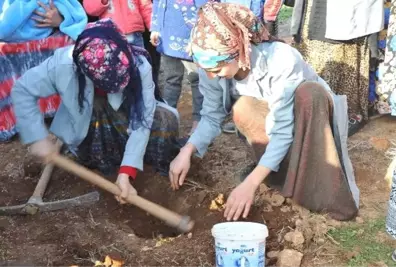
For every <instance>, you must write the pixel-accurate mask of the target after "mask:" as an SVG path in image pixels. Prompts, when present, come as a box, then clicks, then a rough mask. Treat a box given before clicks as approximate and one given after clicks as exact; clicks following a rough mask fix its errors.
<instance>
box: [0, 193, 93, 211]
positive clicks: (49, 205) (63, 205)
mask: <svg viewBox="0 0 396 267" xmlns="http://www.w3.org/2000/svg"><path fill="white" fill-rule="evenodd" d="M97 201H99V193H98V192H97V191H94V192H91V193H88V194H85V195H82V196H78V197H75V198H69V199H64V200H57V201H50V202H43V199H42V198H41V197H36V196H32V197H31V198H30V199H29V201H28V202H27V203H26V204H23V205H17V206H8V207H0V215H2V216H4V215H28V214H30V215H34V214H36V213H37V212H48V211H55V210H62V209H68V208H72V207H79V206H87V205H91V204H93V203H95V202H97Z"/></svg>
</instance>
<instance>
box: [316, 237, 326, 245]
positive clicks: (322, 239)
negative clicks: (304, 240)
mask: <svg viewBox="0 0 396 267" xmlns="http://www.w3.org/2000/svg"><path fill="white" fill-rule="evenodd" d="M325 242H326V240H325V239H324V238H318V239H316V244H318V245H323V244H324V243H325Z"/></svg>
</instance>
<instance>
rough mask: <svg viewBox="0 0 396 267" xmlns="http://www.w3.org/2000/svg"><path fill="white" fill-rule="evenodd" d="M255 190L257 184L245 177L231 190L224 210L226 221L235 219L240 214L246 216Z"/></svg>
mask: <svg viewBox="0 0 396 267" xmlns="http://www.w3.org/2000/svg"><path fill="white" fill-rule="evenodd" d="M256 190H257V186H256V185H255V184H253V183H251V182H250V181H249V180H248V179H246V180H245V181H244V182H242V183H241V184H240V185H238V186H237V187H236V188H235V189H234V190H233V191H232V192H231V194H230V196H229V197H228V199H227V202H226V209H225V211H224V217H225V218H227V221H230V220H231V219H232V220H234V221H236V220H238V219H239V217H240V216H241V215H242V217H243V218H246V217H247V216H248V214H249V211H250V207H251V206H252V204H253V201H254V195H255V192H256Z"/></svg>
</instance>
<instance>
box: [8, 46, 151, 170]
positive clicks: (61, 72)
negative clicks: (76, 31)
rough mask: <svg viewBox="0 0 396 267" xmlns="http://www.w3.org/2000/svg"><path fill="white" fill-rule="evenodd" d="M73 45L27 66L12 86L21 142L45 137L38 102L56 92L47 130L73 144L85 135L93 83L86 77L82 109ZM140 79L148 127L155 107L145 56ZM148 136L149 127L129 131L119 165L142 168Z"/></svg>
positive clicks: (116, 102) (116, 101)
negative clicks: (58, 99)
mask: <svg viewBox="0 0 396 267" xmlns="http://www.w3.org/2000/svg"><path fill="white" fill-rule="evenodd" d="M72 52H73V46H68V47H64V48H60V49H58V50H56V51H55V53H54V55H53V56H51V57H49V58H48V59H47V60H45V61H44V62H43V63H41V64H40V65H38V66H37V67H34V68H32V69H30V70H28V71H27V72H26V73H25V74H24V75H23V76H22V77H20V78H19V79H18V80H17V81H16V83H15V84H14V87H13V88H12V92H11V97H12V102H13V105H14V110H15V115H16V119H17V125H16V126H17V130H18V132H19V134H20V137H21V139H22V142H23V143H25V144H30V143H33V142H36V141H39V140H42V139H44V138H46V137H47V135H48V130H47V128H46V126H45V125H44V121H43V117H42V114H41V112H40V110H39V107H38V105H37V101H38V99H39V98H45V97H48V96H50V95H54V94H59V95H60V97H61V100H62V102H61V104H60V106H59V109H58V111H57V112H56V114H55V117H54V120H53V122H52V124H51V127H50V131H51V132H52V133H53V134H54V135H55V136H57V137H58V138H60V139H61V140H62V141H63V142H64V143H65V144H68V145H69V146H71V148H76V147H77V146H78V145H79V144H80V143H81V142H82V141H83V140H84V138H85V137H86V135H87V132H88V127H89V124H90V120H91V115H92V105H93V99H94V86H93V83H92V81H91V80H89V79H88V78H87V79H86V81H87V83H86V87H85V101H84V107H83V109H82V112H81V113H80V107H79V105H78V101H77V99H78V78H77V75H76V72H75V69H74V64H73V58H72ZM138 68H139V71H140V75H141V80H142V88H143V101H144V105H145V109H144V116H145V118H146V120H147V124H148V126H149V127H151V125H152V122H153V117H154V111H155V108H156V100H155V97H154V83H153V80H152V73H151V65H150V63H149V62H148V61H147V59H146V58H145V57H144V56H139V57H138ZM120 94H121V93H118V94H112V95H110V94H109V96H110V98H109V102H110V104H111V105H112V106H113V108H115V109H116V110H117V109H118V108H119V106H120V105H121V103H122V100H123V99H122V97H121V95H120ZM149 136H150V129H148V128H146V127H140V128H139V129H137V130H135V131H131V132H130V136H129V139H128V142H127V145H126V147H125V152H124V157H123V161H122V163H121V165H124V166H131V167H135V168H137V169H139V170H143V156H144V154H145V152H146V146H147V143H148V140H149Z"/></svg>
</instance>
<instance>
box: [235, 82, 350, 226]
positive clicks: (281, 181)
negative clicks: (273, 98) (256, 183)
mask: <svg viewBox="0 0 396 267" xmlns="http://www.w3.org/2000/svg"><path fill="white" fill-rule="evenodd" d="M260 102H262V101H259V100H257V99H254V98H246V97H241V98H240V99H239V100H238V101H237V103H236V104H235V105H236V106H234V109H233V113H234V116H233V117H234V121H235V124H236V126H237V128H238V129H239V130H240V132H241V133H242V134H243V135H245V136H246V139H247V141H248V143H249V144H251V146H252V148H253V151H254V155H255V159H256V161H257V162H258V160H259V159H260V158H261V156H262V155H263V153H264V152H265V148H266V145H267V144H268V142H269V140H268V136H267V135H266V133H265V116H266V114H267V113H268V109H267V107H266V106H265V104H264V103H260ZM332 113H333V102H332V99H331V97H330V95H329V93H328V92H327V91H326V90H325V89H324V88H323V87H322V86H321V85H320V84H318V83H313V82H306V83H303V84H302V85H300V86H299V88H297V90H296V92H295V107H294V115H295V120H294V140H293V143H292V145H291V147H290V150H289V153H288V154H287V156H286V157H285V159H284V160H283V162H282V163H281V166H280V170H279V172H277V173H271V175H270V176H269V177H267V179H266V183H268V184H270V186H272V187H275V188H279V189H281V192H282V194H283V195H284V196H285V197H290V198H292V199H293V200H294V201H295V202H296V203H297V204H299V205H302V206H304V207H306V208H308V209H310V210H312V211H317V212H327V213H328V214H329V215H330V216H332V217H333V218H335V219H339V220H347V219H351V218H352V217H354V216H355V215H356V213H357V211H358V209H357V207H356V204H355V202H354V199H353V196H352V193H351V191H350V188H349V185H348V180H347V178H346V174H345V171H344V169H343V168H344V164H343V162H342V154H341V152H340V147H339V145H340V144H339V143H337V142H336V141H335V139H334V136H333V128H332V116H333V115H332Z"/></svg>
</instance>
